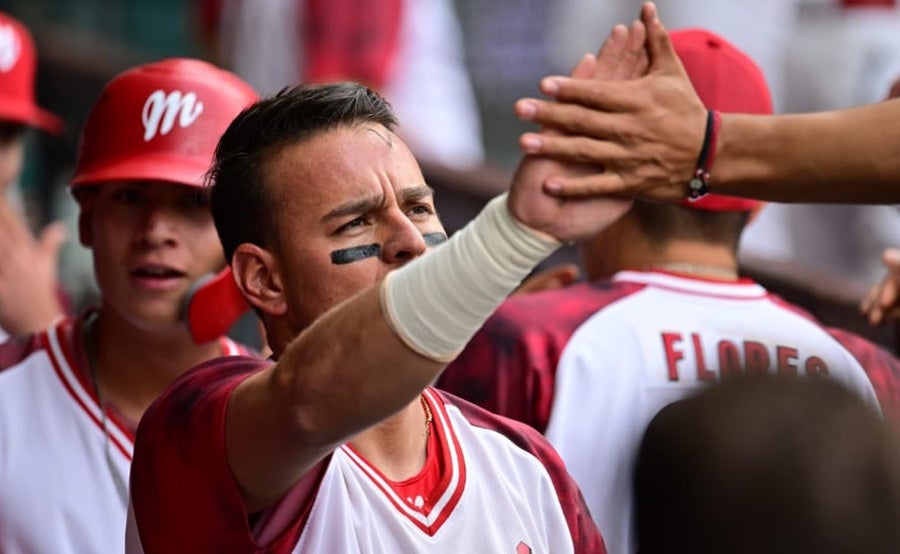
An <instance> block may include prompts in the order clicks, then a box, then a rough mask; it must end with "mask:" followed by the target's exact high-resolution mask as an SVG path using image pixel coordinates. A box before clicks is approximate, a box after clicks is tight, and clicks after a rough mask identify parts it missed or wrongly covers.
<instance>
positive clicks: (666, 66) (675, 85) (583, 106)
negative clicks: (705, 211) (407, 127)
mask: <svg viewBox="0 0 900 554" xmlns="http://www.w3.org/2000/svg"><path fill="white" fill-rule="evenodd" d="M641 16H642V21H643V22H644V24H645V25H646V28H647V42H646V46H647V54H648V57H649V59H650V65H649V69H648V71H647V73H646V75H645V76H643V77H640V78H638V79H632V80H629V81H622V82H611V81H591V80H586V79H571V78H563V77H550V78H547V79H545V80H544V81H543V82H542V86H541V88H542V91H543V92H544V93H545V94H547V95H549V96H551V97H552V98H554V99H555V100H558V101H560V102H562V103H556V102H552V101H551V102H548V101H541V100H536V99H526V100H521V101H519V103H517V106H516V111H517V114H518V115H519V117H521V118H522V119H526V120H530V121H535V122H538V123H541V124H542V125H545V126H548V127H550V128H555V129H560V130H562V131H565V132H566V133H570V134H571V135H579V136H570V135H547V134H538V133H529V134H526V135H524V136H523V138H522V141H521V142H522V147H523V149H524V150H525V152H527V153H531V154H540V155H548V156H553V157H556V158H558V159H566V160H572V161H578V162H582V163H594V164H602V165H603V166H604V167H605V168H606V171H605V172H604V173H602V174H592V175H588V176H582V177H570V178H558V179H549V180H548V182H547V188H546V190H547V191H548V192H549V193H550V194H555V195H559V196H574V197H577V196H580V195H585V194H592V195H593V194H603V193H607V194H614V195H618V196H640V197H644V198H648V199H652V200H667V201H675V200H680V199H683V198H684V197H685V196H686V195H687V191H688V189H687V184H688V181H689V180H690V179H691V177H692V176H693V174H694V171H695V169H696V168H697V158H698V155H699V153H700V149H701V145H702V143H703V138H704V128H705V125H706V117H707V114H706V110H705V109H704V108H703V105H702V103H701V102H700V99H699V97H698V96H697V94H696V92H695V91H694V89H693V88H692V86H691V84H690V81H689V79H688V77H687V75H686V74H685V72H684V69H683V67H682V66H681V63H680V61H679V60H678V58H677V56H676V54H675V52H674V50H673V48H672V45H671V42H670V40H669V35H668V32H667V31H666V29H665V27H664V26H663V24H662V23H661V22H660V21H659V19H658V17H657V13H656V10H655V7H654V6H653V5H652V4H651V3H647V4H645V5H644V7H643V10H642V14H641ZM898 120H900V100H889V101H885V102H880V103H878V104H872V105H868V106H863V107H858V108H851V109H845V110H838V111H830V112H820V113H812V114H803V115H778V116H758V115H754V116H750V115H736V114H723V115H722V118H721V128H720V132H719V136H718V145H717V149H716V155H715V162H714V165H713V167H712V177H711V181H710V190H712V191H714V192H717V193H722V194H729V195H734V196H747V197H754V198H761V199H765V200H773V201H781V202H844V203H896V202H898V201H900V186H898V185H897V184H898V182H900V157H898V156H897V155H896V152H898V151H900V125H893V124H890V123H889V122H893V121H898ZM580 135H584V136H580ZM585 137H590V138H585Z"/></svg>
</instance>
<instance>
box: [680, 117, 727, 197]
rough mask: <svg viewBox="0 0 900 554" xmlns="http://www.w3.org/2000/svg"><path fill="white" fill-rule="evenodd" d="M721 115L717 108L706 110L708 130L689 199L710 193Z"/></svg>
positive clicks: (689, 188) (690, 184)
mask: <svg viewBox="0 0 900 554" xmlns="http://www.w3.org/2000/svg"><path fill="white" fill-rule="evenodd" d="M719 124H720V117H719V112H718V111H716V110H707V111H706V132H705V134H704V135H703V146H701V147H700V155H699V156H698V157H697V169H696V170H695V171H694V177H693V178H692V179H691V181H690V183H689V184H688V199H690V200H697V199H698V198H702V197H703V196H706V195H707V194H709V178H710V171H711V170H712V165H713V160H714V159H715V157H716V142H717V139H718V136H719Z"/></svg>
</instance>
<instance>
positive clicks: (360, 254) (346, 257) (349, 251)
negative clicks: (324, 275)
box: [331, 233, 447, 265]
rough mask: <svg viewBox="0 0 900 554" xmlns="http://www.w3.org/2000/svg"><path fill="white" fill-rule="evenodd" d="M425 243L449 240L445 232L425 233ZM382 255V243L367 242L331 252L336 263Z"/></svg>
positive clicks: (348, 262)
mask: <svg viewBox="0 0 900 554" xmlns="http://www.w3.org/2000/svg"><path fill="white" fill-rule="evenodd" d="M422 238H423V239H425V244H427V245H428V246H437V245H439V244H442V243H445V242H447V235H445V234H444V233H425V234H424V235H422ZM380 255H381V245H380V244H378V243H374V244H365V245H363V246H351V247H350V248H342V249H340V250H335V251H333V252H332V253H331V263H333V264H335V265H344V264H351V263H353V262H358V261H360V260H365V259H366V258H374V257H377V256H380Z"/></svg>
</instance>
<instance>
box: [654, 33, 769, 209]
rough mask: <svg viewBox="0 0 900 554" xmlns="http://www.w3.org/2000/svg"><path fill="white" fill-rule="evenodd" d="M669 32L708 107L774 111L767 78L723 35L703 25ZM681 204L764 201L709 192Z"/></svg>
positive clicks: (740, 205)
mask: <svg viewBox="0 0 900 554" xmlns="http://www.w3.org/2000/svg"><path fill="white" fill-rule="evenodd" d="M670 36H671V39H672V46H674V48H675V52H676V53H677V54H678V57H679V58H681V63H682V64H683V65H684V68H685V70H687V74H688V77H690V79H691V83H692V84H693V85H694V89H696V91H697V94H698V95H699V96H700V99H701V100H702V101H703V103H704V104H705V105H706V107H707V108H709V109H711V110H718V111H720V112H722V113H744V114H771V113H772V97H771V95H770V93H769V87H768V85H766V78H765V76H764V75H763V72H762V70H761V69H760V68H759V66H757V65H756V63H755V62H754V61H753V60H751V59H750V58H749V57H748V56H747V55H746V54H744V53H743V52H741V51H740V50H738V49H737V48H736V47H735V46H734V45H732V44H731V43H730V42H728V41H727V40H725V39H724V38H722V37H720V36H718V35H716V34H714V33H711V32H709V31H706V30H703V29H684V30H679V31H673V32H672V33H671V35H670ZM713 179H715V166H713ZM713 183H715V180H713ZM681 205H682V206H686V207H689V208H693V209H695V210H707V211H718V212H726V211H728V212H749V211H753V210H754V209H756V208H758V207H760V206H761V205H762V202H759V201H757V200H749V199H746V198H736V197H733V196H722V195H719V194H708V195H706V196H704V197H702V198H700V199H698V200H693V201H689V200H685V201H683V202H682V203H681Z"/></svg>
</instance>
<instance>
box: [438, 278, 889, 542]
mask: <svg viewBox="0 0 900 554" xmlns="http://www.w3.org/2000/svg"><path fill="white" fill-rule="evenodd" d="M864 365H865V369H864V367H863V366H864ZM867 371H868V373H869V374H868V375H867ZM741 372H760V373H763V372H765V373H781V374H788V375H797V376H824V375H827V376H828V377H830V378H833V379H837V380H839V381H841V382H842V383H844V384H845V385H846V386H847V387H849V388H851V389H852V390H854V391H856V392H857V393H858V394H859V395H860V396H861V397H863V398H864V399H865V400H866V401H868V402H869V403H871V404H872V405H873V406H876V407H877V406H878V400H876V389H878V392H879V396H881V397H882V398H883V402H886V403H888V404H889V405H888V406H887V408H889V409H894V410H896V406H897V405H898V404H897V391H896V387H897V383H898V382H900V362H898V361H897V360H896V359H894V358H893V357H891V356H890V355H888V354H887V353H886V352H884V351H883V350H881V349H878V348H877V347H875V346H873V345H872V344H870V343H868V342H866V341H864V340H862V339H860V338H859V337H855V336H852V335H849V334H847V333H843V332H839V331H833V330H826V329H823V328H822V327H821V326H820V325H819V324H818V323H817V322H815V321H814V320H813V319H812V318H811V316H809V315H807V314H805V313H803V312H802V311H801V310H799V309H798V308H795V307H793V306H790V305H788V304H787V303H786V302H784V301H783V300H781V299H779V298H777V297H774V296H772V295H770V294H768V293H767V292H766V290H765V289H763V288H762V287H761V286H759V285H757V284H755V283H752V282H750V281H749V280H741V281H737V282H730V283H723V282H715V281H706V280H700V279H694V278H688V277H685V276H678V275H675V274H671V273H664V272H622V273H619V274H617V275H616V276H615V277H614V278H613V279H612V281H608V282H604V283H593V284H582V285H577V286H574V287H569V288H566V289H561V290H557V291H548V292H545V293H538V294H533V295H524V296H519V297H515V298H512V299H510V300H509V301H507V302H506V303H505V304H504V305H503V306H501V308H500V309H499V310H498V311H497V313H496V314H495V315H494V316H493V317H492V318H491V319H489V320H488V322H487V323H486V324H485V326H484V327H483V328H482V330H481V331H480V332H479V333H478V334H477V335H476V336H475V338H474V339H473V340H472V342H471V343H470V344H469V346H468V347H467V349H466V351H465V352H464V353H463V354H462V355H461V356H460V357H459V358H458V359H457V360H456V361H455V362H454V363H453V364H451V365H450V367H448V369H447V370H446V371H445V373H444V375H443V376H442V378H441V380H440V381H439V382H438V386H439V387H441V388H444V389H446V390H449V391H450V392H453V393H454V394H458V395H460V396H463V397H465V398H467V399H470V400H473V401H475V402H476V403H477V404H481V405H483V406H485V407H487V408H488V409H491V410H494V411H496V412H498V413H500V414H503V415H507V416H511V417H514V418H517V419H520V420H522V421H525V422H527V423H529V424H531V425H533V426H534V427H535V428H537V429H539V430H542V431H543V430H546V436H547V438H548V439H549V440H550V442H551V443H552V444H553V445H554V446H555V447H556V448H557V449H558V451H559V453H560V455H561V457H562V458H563V460H564V461H565V463H566V465H567V467H568V469H569V471H570V472H571V474H572V476H573V477H574V478H575V480H576V482H577V483H578V484H579V486H580V487H581V490H582V492H583V493H584V496H585V499H586V500H587V504H588V507H589V508H590V510H591V513H592V515H593V517H594V520H595V521H596V523H597V526H598V527H599V528H600V531H601V532H602V533H603V537H604V539H605V540H606V544H607V547H608V548H609V551H610V552H614V553H630V552H634V551H635V545H634V543H633V539H632V530H631V528H632V519H631V511H632V494H631V479H632V473H631V472H632V465H633V462H634V459H635V456H636V454H637V448H638V445H639V444H640V440H641V437H642V436H643V433H644V430H645V428H646V426H647V425H648V424H649V422H650V420H651V419H652V418H653V416H655V415H656V413H657V412H658V411H659V410H660V409H661V408H662V407H664V406H665V405H667V404H669V403H671V402H674V401H676V400H679V399H682V398H684V397H686V396H687V395H689V394H690V393H692V392H693V391H695V390H697V388H698V387H700V386H702V385H703V384H704V383H708V382H713V381H716V380H718V379H719V378H720V377H722V376H725V377H727V375H729V374H737V373H741ZM873 384H874V386H873ZM685 432H690V430H689V429H686V430H685Z"/></svg>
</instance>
